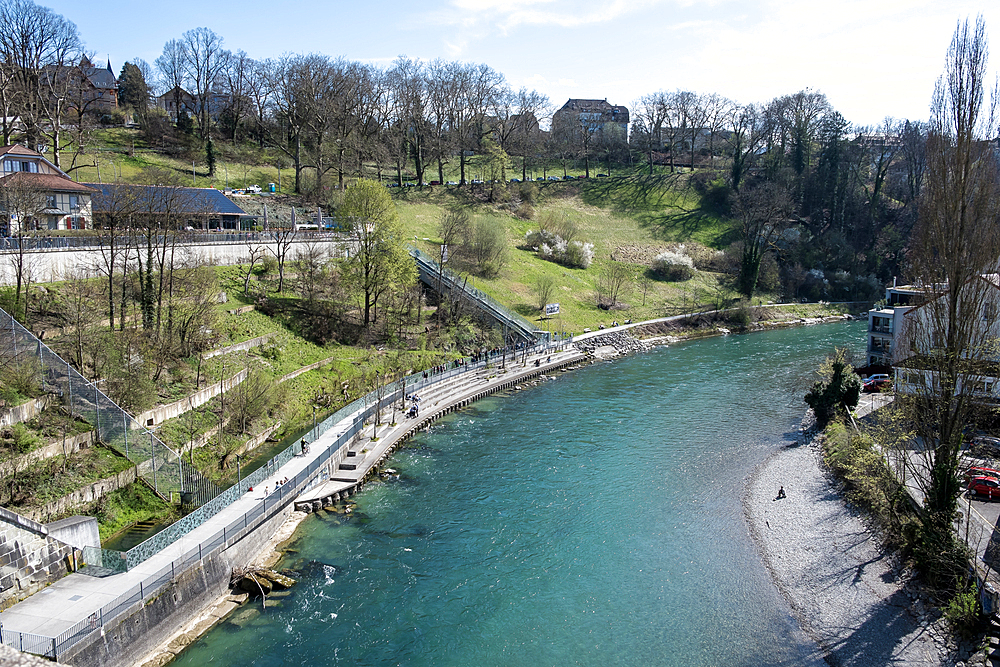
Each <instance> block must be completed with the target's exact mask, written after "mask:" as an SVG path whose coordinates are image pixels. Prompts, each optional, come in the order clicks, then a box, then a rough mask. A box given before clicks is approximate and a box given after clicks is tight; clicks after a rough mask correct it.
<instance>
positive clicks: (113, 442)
mask: <svg viewBox="0 0 1000 667" xmlns="http://www.w3.org/2000/svg"><path fill="white" fill-rule="evenodd" d="M0 332H2V333H0V341H2V342H0V367H2V368H4V369H5V370H6V371H7V372H8V373H14V374H15V375H16V376H17V377H19V378H27V380H26V384H30V385H34V388H35V389H36V390H40V391H42V392H45V393H48V394H51V395H53V396H58V397H59V400H60V401H61V402H62V405H63V406H64V407H65V408H66V409H67V410H68V411H69V412H70V413H72V414H74V415H77V416H79V417H80V418H81V419H83V420H85V421H87V422H89V423H90V424H91V425H92V426H93V427H94V431H95V435H96V437H97V439H98V440H99V441H101V442H103V443H104V444H105V445H106V446H108V447H110V448H112V449H115V450H116V451H118V452H119V453H121V454H123V455H124V456H125V457H126V458H128V459H129V460H130V461H132V462H133V463H134V464H135V465H136V467H137V468H138V473H139V476H140V477H141V478H142V479H143V480H144V481H146V482H147V483H148V484H149V486H150V487H152V489H153V490H154V491H155V492H156V493H157V494H159V495H160V496H161V497H163V498H164V499H166V500H168V501H169V500H171V498H172V497H173V495H174V494H178V496H179V497H183V498H184V499H185V500H189V501H190V502H191V503H193V504H195V505H200V504H203V503H206V502H208V501H209V500H211V499H212V498H214V497H215V496H217V495H218V494H219V492H220V489H219V488H218V487H217V486H216V485H215V484H213V483H212V482H211V481H209V480H207V479H205V478H203V477H202V476H201V475H199V474H198V472H197V471H196V470H194V469H193V468H192V467H191V466H187V467H185V466H184V463H183V461H181V458H180V456H179V455H178V453H177V452H175V451H174V450H172V449H171V448H170V447H168V446H167V445H165V444H163V442H161V441H160V440H159V439H158V438H157V437H156V435H155V434H153V433H152V432H151V431H149V430H147V429H146V427H145V426H143V425H142V424H140V423H139V422H137V421H136V420H135V419H134V418H133V417H132V416H131V415H130V414H128V413H127V412H125V411H124V410H123V409H122V408H120V407H119V406H118V405H117V404H116V403H115V402H114V401H113V400H111V399H110V398H108V396H107V395H105V394H104V392H102V391H101V390H100V389H99V388H98V386H97V384H95V383H93V382H90V381H89V380H87V379H86V378H85V377H83V376H82V375H80V373H78V372H77V371H76V369H74V368H73V367H72V366H70V364H69V362H67V361H65V360H64V359H62V358H61V357H59V355H57V354H56V353H55V352H53V351H52V350H50V349H49V348H48V346H47V345H45V344H44V343H43V342H42V341H40V340H39V339H38V338H36V337H35V336H34V335H33V334H32V333H31V332H30V331H28V330H27V329H25V328H24V327H23V326H21V324H20V323H18V322H17V321H16V320H15V319H14V318H13V317H11V316H10V315H9V314H8V313H7V312H5V311H3V310H2V309H0Z"/></svg>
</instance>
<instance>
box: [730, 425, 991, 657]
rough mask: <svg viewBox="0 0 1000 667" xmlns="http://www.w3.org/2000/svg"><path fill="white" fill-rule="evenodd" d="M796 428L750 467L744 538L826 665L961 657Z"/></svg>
mask: <svg viewBox="0 0 1000 667" xmlns="http://www.w3.org/2000/svg"><path fill="white" fill-rule="evenodd" d="M805 433H806V431H805V430H803V435H802V436H801V437H800V439H799V441H798V442H794V443H788V444H786V445H784V446H783V447H781V448H780V449H779V450H778V451H776V452H775V453H774V454H772V455H771V456H770V458H768V459H767V460H766V461H764V462H763V463H761V464H760V465H759V466H758V467H757V469H756V470H755V471H754V472H753V474H752V475H751V476H750V477H749V478H748V480H747V484H746V488H745V492H744V498H743V505H744V512H745V514H746V519H747V524H748V527H749V530H750V533H751V536H752V537H753V539H754V541H755V542H756V544H757V547H758V549H759V551H760V553H761V557H762V558H763V561H764V564H765V566H766V567H767V568H768V570H769V571H770V572H771V576H772V578H773V580H774V582H775V584H776V585H777V587H778V589H779V591H781V593H782V595H783V596H784V597H785V599H786V600H787V601H788V603H789V605H790V606H791V608H792V612H793V614H794V615H795V617H796V619H797V620H798V622H799V624H800V625H801V627H802V629H803V630H804V631H805V632H806V633H807V634H808V635H809V636H810V637H811V638H812V639H813V640H814V641H815V642H816V643H817V645H818V646H819V649H820V651H822V653H823V656H824V659H825V661H826V662H827V663H828V664H830V665H837V666H843V667H881V666H884V665H897V666H913V667H916V666H918V665H919V666H927V665H963V664H966V663H965V661H966V660H968V659H969V655H970V653H971V651H970V649H969V648H968V647H959V646H957V645H956V644H955V642H954V640H953V639H952V637H951V635H950V633H949V632H948V628H947V626H946V622H945V620H944V619H943V618H941V616H940V613H939V612H938V611H936V610H934V609H933V608H931V606H930V605H929V603H927V602H926V601H925V600H924V599H923V598H922V597H921V594H920V590H919V587H918V586H917V585H916V583H915V582H914V581H913V578H912V577H913V575H912V572H910V571H908V570H904V568H903V566H902V564H900V563H899V562H898V559H897V558H895V557H894V555H893V554H889V553H886V551H885V550H884V549H883V548H882V546H881V544H880V542H879V538H878V534H877V532H876V531H874V530H872V529H871V528H870V527H869V526H868V525H867V524H866V521H865V518H864V516H863V515H862V514H860V513H859V512H858V511H856V510H855V509H854V508H852V507H851V506H850V505H849V504H848V503H847V502H846V500H845V499H844V497H843V496H842V494H841V491H840V488H839V485H838V484H837V481H836V479H834V477H833V474H832V473H831V472H830V471H829V469H828V468H827V467H826V465H825V464H824V463H823V459H822V451H821V449H820V445H819V444H818V442H816V441H815V440H814V439H813V438H811V437H806V435H805ZM779 487H784V491H785V497H784V498H778V497H777V496H778V489H779ZM968 664H970V665H971V664H975V663H974V662H969V663H968Z"/></svg>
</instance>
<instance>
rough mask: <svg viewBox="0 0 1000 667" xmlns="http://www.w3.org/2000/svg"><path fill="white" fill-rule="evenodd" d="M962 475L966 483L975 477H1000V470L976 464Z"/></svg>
mask: <svg viewBox="0 0 1000 667" xmlns="http://www.w3.org/2000/svg"><path fill="white" fill-rule="evenodd" d="M962 477H964V478H965V483H966V484H968V483H969V482H971V481H972V479H973V478H974V477H992V478H993V479H1000V470H994V469H993V468H984V467H981V466H975V467H972V468H969V469H967V470H966V471H965V472H963V473H962Z"/></svg>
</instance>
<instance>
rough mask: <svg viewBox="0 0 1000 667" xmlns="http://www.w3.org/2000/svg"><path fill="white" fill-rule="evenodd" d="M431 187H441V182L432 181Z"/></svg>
mask: <svg viewBox="0 0 1000 667" xmlns="http://www.w3.org/2000/svg"><path fill="white" fill-rule="evenodd" d="M431 185H441V181H431Z"/></svg>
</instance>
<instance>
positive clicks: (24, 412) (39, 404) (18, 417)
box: [0, 394, 52, 426]
mask: <svg viewBox="0 0 1000 667" xmlns="http://www.w3.org/2000/svg"><path fill="white" fill-rule="evenodd" d="M51 402H52V396H50V395H48V394H46V395H45V396H41V397H39V398H32V399H29V400H27V401H25V402H24V403H21V404H20V405H15V406H13V407H5V408H3V409H0V426H10V425H12V424H20V423H21V422H26V421H28V420H29V419H32V418H33V417H37V416H38V415H39V414H41V412H42V410H44V409H45V408H47V407H48V406H49V404H50V403H51Z"/></svg>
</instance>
